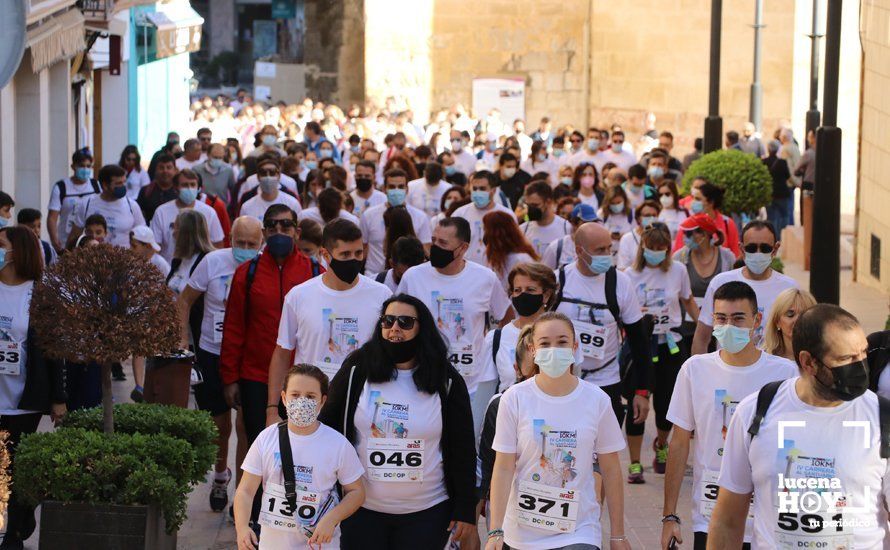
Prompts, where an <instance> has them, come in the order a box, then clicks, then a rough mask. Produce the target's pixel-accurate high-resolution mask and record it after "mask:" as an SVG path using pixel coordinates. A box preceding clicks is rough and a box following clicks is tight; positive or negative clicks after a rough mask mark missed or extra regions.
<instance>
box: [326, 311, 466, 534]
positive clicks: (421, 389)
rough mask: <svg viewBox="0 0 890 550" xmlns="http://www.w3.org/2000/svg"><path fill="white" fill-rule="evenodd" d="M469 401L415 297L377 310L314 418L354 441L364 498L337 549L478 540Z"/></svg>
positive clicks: (430, 318)
mask: <svg viewBox="0 0 890 550" xmlns="http://www.w3.org/2000/svg"><path fill="white" fill-rule="evenodd" d="M472 418H473V416H472V412H471V409H470V397H469V394H468V392H467V389H466V384H465V383H464V381H463V378H462V377H461V376H460V374H458V373H457V371H456V370H455V369H454V367H452V365H451V362H450V361H449V359H448V347H447V345H446V344H445V341H444V340H443V339H442V336H441V335H440V333H439V330H438V329H437V327H436V320H435V319H434V318H433V315H432V314H431V313H430V311H429V310H428V309H427V307H426V306H425V305H424V304H423V302H421V301H420V300H418V299H417V298H414V297H413V296H409V295H407V294H399V295H397V296H395V297H392V298H390V299H388V300H387V301H385V302H384V303H383V306H382V308H381V316H380V320H379V321H378V323H377V327H376V329H375V330H374V333H373V335H372V336H371V339H370V340H369V341H368V342H366V343H365V344H364V345H363V346H362V347H361V348H359V349H358V350H356V351H355V352H353V353H352V354H350V355H349V356H348V357H347V358H346V359H345V360H344V362H343V366H342V367H341V368H340V370H339V372H338V373H337V375H336V376H335V377H334V380H333V382H332V384H331V395H330V400H329V401H328V402H327V404H326V405H325V407H324V409H323V410H322V413H321V416H320V419H321V421H322V422H324V423H325V424H327V425H329V426H331V427H332V428H334V429H336V430H338V431H340V430H342V431H343V432H344V433H345V435H346V437H347V438H348V439H349V440H350V442H352V444H353V445H354V446H355V448H356V450H357V451H358V455H359V458H360V460H361V462H362V466H364V468H365V477H364V481H365V486H366V490H367V499H366V500H365V503H364V505H363V506H362V508H360V509H359V510H358V511H357V512H356V513H355V514H354V515H353V516H352V517H350V518H349V519H348V520H346V522H344V524H343V536H342V539H341V548H344V549H346V550H351V549H359V548H360V549H363V550H364V549H372V550H374V549H380V550H384V549H404V550H408V549H414V548H444V547H445V544H446V543H447V541H448V538H449V535H451V538H452V540H462V541H469V540H470V539H469V537H475V536H477V534H476V533H477V532H476V528H475V526H474V525H473V523H474V522H475V516H474V508H475V504H476V501H477V499H476V494H475V490H476V487H475V485H476V483H475V482H476V478H475V470H476V452H475V441H474V436H473V433H474V431H473V424H472Z"/></svg>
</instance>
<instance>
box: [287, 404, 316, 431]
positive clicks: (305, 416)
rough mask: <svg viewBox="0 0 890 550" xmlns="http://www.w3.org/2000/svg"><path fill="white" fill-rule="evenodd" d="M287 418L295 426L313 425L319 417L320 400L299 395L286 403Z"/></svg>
mask: <svg viewBox="0 0 890 550" xmlns="http://www.w3.org/2000/svg"><path fill="white" fill-rule="evenodd" d="M285 408H286V409H287V419H288V420H290V421H291V423H292V424H294V425H295V426H299V427H301V428H305V427H307V426H311V425H312V424H313V422H315V420H316V419H317V418H318V401H316V400H315V399H310V398H308V397H297V398H296V399H291V400H289V401H288V402H287V403H285Z"/></svg>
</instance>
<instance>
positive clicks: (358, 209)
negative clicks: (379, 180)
mask: <svg viewBox="0 0 890 550" xmlns="http://www.w3.org/2000/svg"><path fill="white" fill-rule="evenodd" d="M350 195H351V196H352V203H353V204H354V205H355V208H353V209H352V213H353V214H355V215H356V216H358V217H359V218H361V217H362V214H363V213H364V212H366V211H367V210H368V209H369V208H372V207H374V206H378V205H380V204H386V193H381V192H380V191H378V190H376V189H374V190H373V191H371V196H370V197H368V198H367V199H364V198H362V197H361V196H360V195H359V194H358V191H353V192H352V193H350Z"/></svg>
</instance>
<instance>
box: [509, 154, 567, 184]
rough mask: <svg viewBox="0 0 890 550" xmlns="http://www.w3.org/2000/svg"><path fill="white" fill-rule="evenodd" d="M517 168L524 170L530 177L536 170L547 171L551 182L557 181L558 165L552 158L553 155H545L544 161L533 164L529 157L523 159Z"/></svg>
mask: <svg viewBox="0 0 890 550" xmlns="http://www.w3.org/2000/svg"><path fill="white" fill-rule="evenodd" d="M519 169H520V170H524V171H525V172H527V173H528V175H530V176H532V177H534V175H535V174H537V173H538V172H547V175H548V176H550V181H551V182H554V181H555V182H559V165H558V164H557V163H556V161H555V160H553V157H547V158H546V159H545V160H544V162H535V164H534V165H533V164H532V161H531V159H525V160H524V161H522V163H521V164H520V165H519Z"/></svg>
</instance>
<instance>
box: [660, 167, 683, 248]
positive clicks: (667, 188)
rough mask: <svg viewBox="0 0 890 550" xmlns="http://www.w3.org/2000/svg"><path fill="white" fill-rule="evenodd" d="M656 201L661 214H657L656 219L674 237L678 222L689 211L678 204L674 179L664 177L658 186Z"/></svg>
mask: <svg viewBox="0 0 890 550" xmlns="http://www.w3.org/2000/svg"><path fill="white" fill-rule="evenodd" d="M658 202H659V204H661V214H659V215H658V219H659V220H661V221H663V222H664V223H665V224H666V225H667V226H668V229H670V230H671V238H676V237H677V231H678V230H679V229H680V223H681V222H682V221H683V220H685V219H686V218H688V217H689V211H687V210H686V209H685V208H683V207H682V206H680V194H679V192H678V191H677V183H676V182H675V181H674V180H669V179H665V180H664V181H663V182H662V184H661V185H659V186H658Z"/></svg>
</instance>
